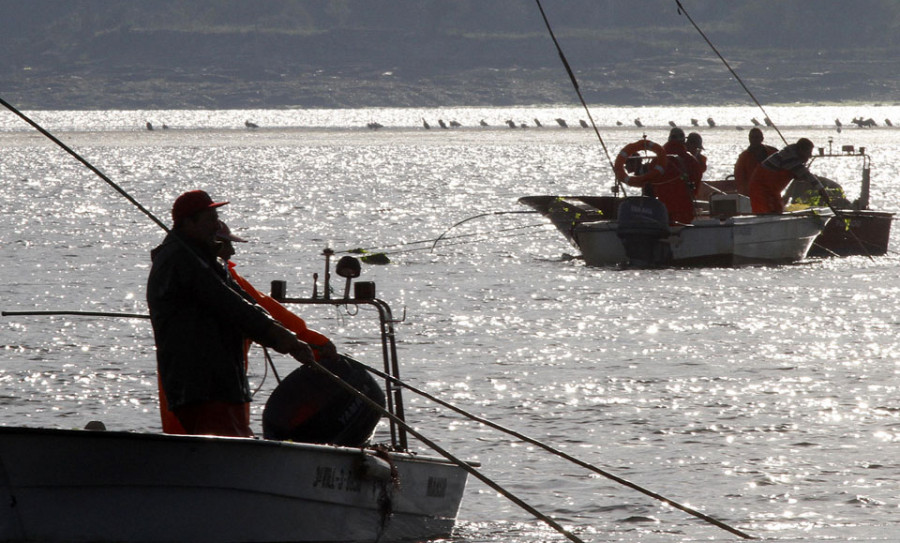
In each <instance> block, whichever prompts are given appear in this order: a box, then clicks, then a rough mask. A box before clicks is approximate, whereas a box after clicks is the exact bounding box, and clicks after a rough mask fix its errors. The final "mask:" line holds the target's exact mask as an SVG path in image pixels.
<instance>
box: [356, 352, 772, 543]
mask: <svg viewBox="0 0 900 543" xmlns="http://www.w3.org/2000/svg"><path fill="white" fill-rule="evenodd" d="M364 367H365V369H366V370H368V371H369V372H371V373H372V374H374V375H376V376H378V377H381V378H384V379H386V380H388V381H390V382H391V383H393V384H395V385H399V386H401V387H403V388H405V389H407V390H410V391H412V392H414V393H416V394H418V395H420V396H422V397H424V398H426V399H428V400H431V401H432V402H435V403H437V404H438V405H441V406H443V407H446V408H447V409H450V410H451V411H454V412H456V413H459V414H460V415H462V416H464V417H466V418H468V419H470V420H473V421H475V422H479V423H481V424H483V425H485V426H489V427H491V428H493V429H495V430H499V431H500V432H503V433H505V434H508V435H511V436H513V437H516V438H518V439H520V440H522V441H524V442H526V443H531V444H532V445H535V446H537V447H540V448H542V449H544V450H545V451H547V452H549V453H551V454H554V455H556V456H558V457H560V458H563V459H565V460H568V461H569V462H572V463H574V464H577V465H579V466H581V467H583V468H585V469H587V470H590V471H592V472H594V473H597V474H598V475H602V476H603V477H606V478H607V479H610V480H612V481H615V482H617V483H619V484H621V485H624V486H627V487H628V488H631V489H633V490H637V491H638V492H640V493H642V494H645V495H647V496H650V497H651V498H653V499H655V500H657V501H660V502H662V503H665V504H666V505H669V506H671V507H674V508H675V509H678V510H680V511H683V512H685V513H688V514H689V515H692V516H694V517H697V518H699V519H701V520H703V521H705V522H708V523H710V524H712V525H714V526H717V527H719V528H721V529H723V530H725V531H727V532H730V533H732V534H734V535H737V536H740V537H742V538H744V539H756V538H755V537H753V536H752V535H750V534H747V533H745V532H742V531H741V530H739V529H737V528H734V527H732V526H729V525H727V524H725V523H724V522H722V521H720V520H717V519H715V518H713V517H711V516H709V515H706V514H704V513H701V512H700V511H697V510H696V509H693V508H691V507H688V506H686V505H683V504H680V503H678V502H676V501H674V500H671V499H669V498H666V497H665V496H663V495H661V494H657V493H656V492H653V491H652V490H649V489H647V488H644V487H642V486H640V485H638V484H636V483H633V482H631V481H628V480H627V479H623V478H622V477H619V476H618V475H615V474H613V473H610V472H608V471H605V470H603V469H601V468H598V467H597V466H595V465H593V464H590V463H588V462H585V461H584V460H580V459H578V458H576V457H574V456H572V455H570V454H568V453H566V452H563V451H561V450H559V449H557V448H555V447H553V446H551V445H548V444H546V443H544V442H542V441H539V440H537V439H534V438H531V437H528V436H527V435H525V434H522V433H520V432H517V431H516V430H512V429H510V428H506V427H504V426H501V425H500V424H497V423H496V422H493V421H492V420H490V419H486V418H484V417H480V416H478V415H475V414H474V413H470V412H468V411H466V410H464V409H462V408H460V407H457V406H455V405H453V404H451V403H449V402H446V401H444V400H442V399H440V398H438V397H436V396H434V395H432V394H429V393H428V392H425V391H424V390H421V389H418V388H416V387H414V386H412V385H410V384H408V383H406V382H404V381H401V380H400V379H397V378H396V377H394V376H392V375H388V374H387V373H384V372H382V371H379V370H376V369H375V368H370V367H369V366H364Z"/></svg>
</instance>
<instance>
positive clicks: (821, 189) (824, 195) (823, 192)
mask: <svg viewBox="0 0 900 543" xmlns="http://www.w3.org/2000/svg"><path fill="white" fill-rule="evenodd" d="M675 4H677V5H678V14H679V15H684V16H685V17H687V20H688V21H690V23H691V25H692V26H693V27H694V29H696V30H697V32H698V33H699V34H700V36H702V37H703V40H704V41H706V43H707V45H709V47H710V49H712V51H713V52H714V53H715V54H716V56H718V57H719V60H721V61H722V63H723V64H724V65H725V67H726V68H728V71H729V72H731V75H732V76H733V77H734V78H735V79H736V80H737V82H738V83H740V85H741V87H743V88H744V91H746V93H747V95H748V96H750V99H751V100H753V102H754V103H755V104H756V107H758V108H759V109H760V111H762V113H763V115H765V118H766V119H769V121H770V123H771V126H772V128H774V129H775V132H777V133H778V137H780V138H781V141H782V142H784V144H785V145H787V144H788V142H787V139H785V137H784V135H783V134H782V133H781V130H779V129H778V125H777V124H775V121H773V120H772V119H771V118H770V117H769V114H768V113H766V109H765V108H764V107H763V106H762V104H761V103H759V100H757V99H756V96H754V94H753V92H751V91H750V89H749V88H748V87H747V85H745V84H744V80H743V79H741V77H740V76H739V75H738V74H737V72H736V71H734V68H732V67H731V65H730V64H729V63H728V61H727V60H725V57H723V56H722V54H721V53H719V50H718V49H717V48H716V46H715V45H713V43H712V41H710V39H709V38H708V37H707V36H706V33H704V32H703V30H701V29H700V27H699V26H698V25H697V23H695V22H694V19H693V17H691V15H690V14H689V13H688V12H687V10H686V9H684V5H682V3H681V0H675ZM810 176H811V177H812V179H813V181H815V183H816V185H818V187H819V192H820V193H821V195H822V199H823V200H824V201H825V205H826V206H828V209H830V210H831V212H832V213H834V216H835V217H837V218H839V219H841V220H846V219H844V216H843V215H842V214H841V213H840V212H839V211H838V210H837V209H836V208H835V207H834V205H832V203H831V198H830V197H829V196H828V191H826V190H825V185H823V184H822V182H821V181H820V180H819V178H818V177H816V176H815V175H813V174H812V173H810ZM847 232H849V233H850V235H851V236H852V237H853V239H854V240H855V241H856V243H857V244H859V247H860V248H861V249H862V250H863V252H864V253H865V254H866V256H867V257H869V260H871V261H872V262H874V261H875V259H874V258H872V253H871V252H870V251H869V249H868V248H867V247H866V245H865V243H863V241H862V240H861V239H859V236H857V235H856V232H854V231H852V230H849V229H848V230H847Z"/></svg>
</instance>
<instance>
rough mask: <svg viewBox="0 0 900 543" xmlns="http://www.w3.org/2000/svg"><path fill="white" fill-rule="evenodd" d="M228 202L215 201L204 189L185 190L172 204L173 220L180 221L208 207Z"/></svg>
mask: <svg viewBox="0 0 900 543" xmlns="http://www.w3.org/2000/svg"><path fill="white" fill-rule="evenodd" d="M227 203H228V202H213V201H212V198H210V197H209V194H206V192H204V191H202V190H192V191H189V192H185V193H184V194H182V195H181V196H179V197H178V198H176V199H175V203H174V204H172V220H173V221H174V222H178V221H180V220H182V219H184V218H186V217H190V216H192V215H195V214H197V213H200V212H201V211H204V210H206V209H212V208H214V207H220V206H223V205H225V204H227Z"/></svg>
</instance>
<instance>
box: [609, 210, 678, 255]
mask: <svg viewBox="0 0 900 543" xmlns="http://www.w3.org/2000/svg"><path fill="white" fill-rule="evenodd" d="M618 234H619V239H621V240H622V245H623V246H624V247H625V254H626V255H627V256H628V263H629V265H630V266H634V267H638V268H654V267H658V266H662V265H664V264H666V263H668V262H669V261H670V260H671V259H672V251H671V249H670V247H669V244H668V243H665V242H664V241H663V240H664V239H665V238H667V237H669V212H668V211H667V210H666V206H665V205H664V204H663V203H662V202H660V201H659V200H657V199H656V198H650V197H647V196H631V197H628V198H626V199H625V201H624V202H622V204H621V205H619V226H618Z"/></svg>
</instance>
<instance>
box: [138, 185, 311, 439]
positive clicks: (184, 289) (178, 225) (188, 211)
mask: <svg viewBox="0 0 900 543" xmlns="http://www.w3.org/2000/svg"><path fill="white" fill-rule="evenodd" d="M227 203H228V202H214V201H213V200H212V198H210V196H209V195H208V194H207V193H206V192H203V191H201V190H195V191H190V192H186V193H184V194H182V195H181V196H179V197H178V199H176V200H175V204H174V205H173V206H172V221H173V226H172V230H171V231H170V232H169V234H168V235H167V236H166V238H165V240H163V242H162V244H161V245H160V246H159V247H157V248H156V249H154V250H153V251H152V252H151V259H152V261H153V264H152V266H151V269H150V277H149V279H148V281H147V305H148V306H149V308H150V321H151V323H152V325H153V335H154V338H155V340H156V360H157V370H158V372H159V379H160V382H161V384H162V389H163V391H164V393H165V397H166V401H167V404H168V408H169V410H170V411H172V412H173V413H174V414H175V416H176V417H177V419H178V422H179V423H180V424H181V426H182V428H183V430H184V432H185V433H188V434H213V435H223V436H236V437H252V436H253V432H252V430H251V429H250V420H249V415H248V413H247V410H246V408H245V404H246V403H247V402H249V401H250V399H251V396H250V386H249V383H248V382H247V375H246V371H245V369H244V347H243V343H244V338H245V337H246V338H250V339H252V340H253V341H255V342H257V343H260V344H262V345H265V346H267V347H272V348H273V349H275V350H276V351H278V352H280V353H289V354H290V355H291V356H293V357H294V358H295V359H297V360H298V361H299V362H301V363H308V362H310V361H312V360H313V354H312V351H311V350H310V348H309V346H308V345H307V344H306V343H303V342H302V341H300V340H298V339H297V336H295V335H294V334H293V333H291V332H290V331H288V330H287V329H285V328H284V327H283V326H281V325H280V324H278V323H277V322H276V321H274V320H273V319H272V318H271V317H269V316H268V315H267V314H266V313H265V312H264V311H263V310H262V309H261V308H260V307H259V306H257V305H256V304H254V303H253V299H252V298H251V297H250V296H249V295H247V294H246V293H244V292H243V291H242V290H241V289H240V288H239V287H238V286H237V285H236V284H235V283H234V282H233V281H232V280H231V279H230V276H229V274H228V272H226V271H225V269H224V268H222V266H221V265H219V263H218V262H217V261H216V251H217V246H216V243H215V236H216V231H217V230H218V228H219V216H218V211H217V209H218V208H219V207H221V206H223V205H225V204H227Z"/></svg>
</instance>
